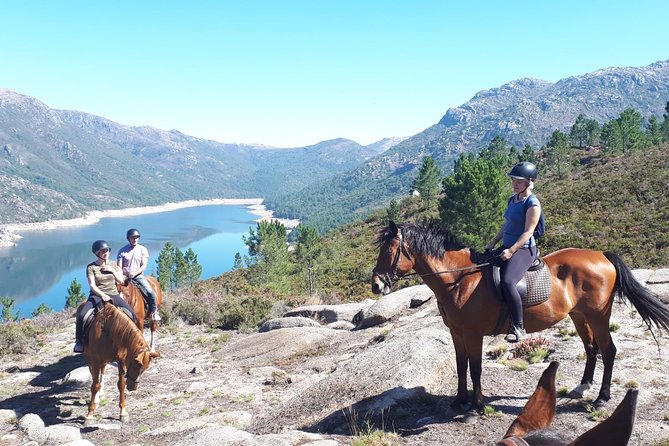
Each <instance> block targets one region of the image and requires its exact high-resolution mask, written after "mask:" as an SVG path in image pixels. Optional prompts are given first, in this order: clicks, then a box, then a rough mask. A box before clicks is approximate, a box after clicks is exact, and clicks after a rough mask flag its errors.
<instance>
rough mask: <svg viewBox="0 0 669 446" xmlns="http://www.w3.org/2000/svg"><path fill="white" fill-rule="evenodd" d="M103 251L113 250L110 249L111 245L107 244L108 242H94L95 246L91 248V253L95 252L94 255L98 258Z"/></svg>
mask: <svg viewBox="0 0 669 446" xmlns="http://www.w3.org/2000/svg"><path fill="white" fill-rule="evenodd" d="M103 249H106V250H108V251H109V250H110V249H111V248H110V247H109V243H107V241H106V240H96V241H94V242H93V246H92V247H91V251H93V254H95V255H96V256H97V255H98V253H99V252H100V251H101V250H103Z"/></svg>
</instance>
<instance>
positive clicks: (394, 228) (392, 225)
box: [388, 220, 399, 236]
mask: <svg viewBox="0 0 669 446" xmlns="http://www.w3.org/2000/svg"><path fill="white" fill-rule="evenodd" d="M388 227H389V228H390V230H391V231H392V232H394V233H395V236H397V234H398V232H399V230H398V229H397V225H396V224H395V222H394V221H392V220H388Z"/></svg>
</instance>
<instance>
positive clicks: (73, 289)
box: [65, 279, 86, 308]
mask: <svg viewBox="0 0 669 446" xmlns="http://www.w3.org/2000/svg"><path fill="white" fill-rule="evenodd" d="M85 300H86V295H85V294H84V293H83V292H82V291H81V284H80V283H79V281H78V280H77V279H72V282H71V283H70V286H69V288H68V289H67V296H66V297H65V308H77V307H78V306H79V304H80V303H82V302H83V301H85Z"/></svg>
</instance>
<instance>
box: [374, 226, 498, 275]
mask: <svg viewBox="0 0 669 446" xmlns="http://www.w3.org/2000/svg"><path fill="white" fill-rule="evenodd" d="M397 238H398V239H399V247H398V248H397V252H395V257H394V258H393V263H392V265H391V266H390V271H391V273H390V274H389V273H384V274H380V273H379V272H378V271H377V270H376V267H375V268H374V269H373V270H372V278H374V276H376V277H378V278H379V280H380V281H381V282H383V284H384V285H385V286H387V287H388V288H392V287H393V283H395V282H396V281H398V280H399V279H406V278H408V277H411V276H421V277H424V276H435V275H437V274H448V273H455V272H459V271H469V270H472V269H480V268H482V267H484V266H488V265H492V264H493V262H485V263H477V264H476V265H472V266H463V267H462V268H455V269H447V270H445V271H435V272H433V273H423V274H420V273H416V272H414V273H411V274H405V275H403V276H402V277H399V276H398V275H397V264H398V263H399V262H400V257H401V256H402V251H404V255H405V256H407V258H408V259H409V260H412V258H411V255H410V254H409V251H408V249H407V248H406V246H405V245H404V237H403V236H402V230H401V229H400V228H397Z"/></svg>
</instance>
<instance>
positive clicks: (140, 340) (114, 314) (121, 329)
mask: <svg viewBox="0 0 669 446" xmlns="http://www.w3.org/2000/svg"><path fill="white" fill-rule="evenodd" d="M102 315H103V316H104V320H105V323H104V330H105V331H106V332H107V333H108V334H109V337H110V338H111V340H112V342H113V343H114V344H115V345H116V346H117V347H125V348H127V349H128V351H138V350H142V349H144V348H146V349H148V348H149V346H148V344H147V343H146V340H145V339H144V335H142V332H140V331H139V328H137V326H136V325H135V323H134V322H133V321H132V320H130V318H129V317H128V316H126V315H125V314H124V313H123V312H122V311H121V310H119V309H118V308H116V307H115V306H114V305H113V304H111V303H110V304H106V305H105V307H104V308H103V309H102Z"/></svg>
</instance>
